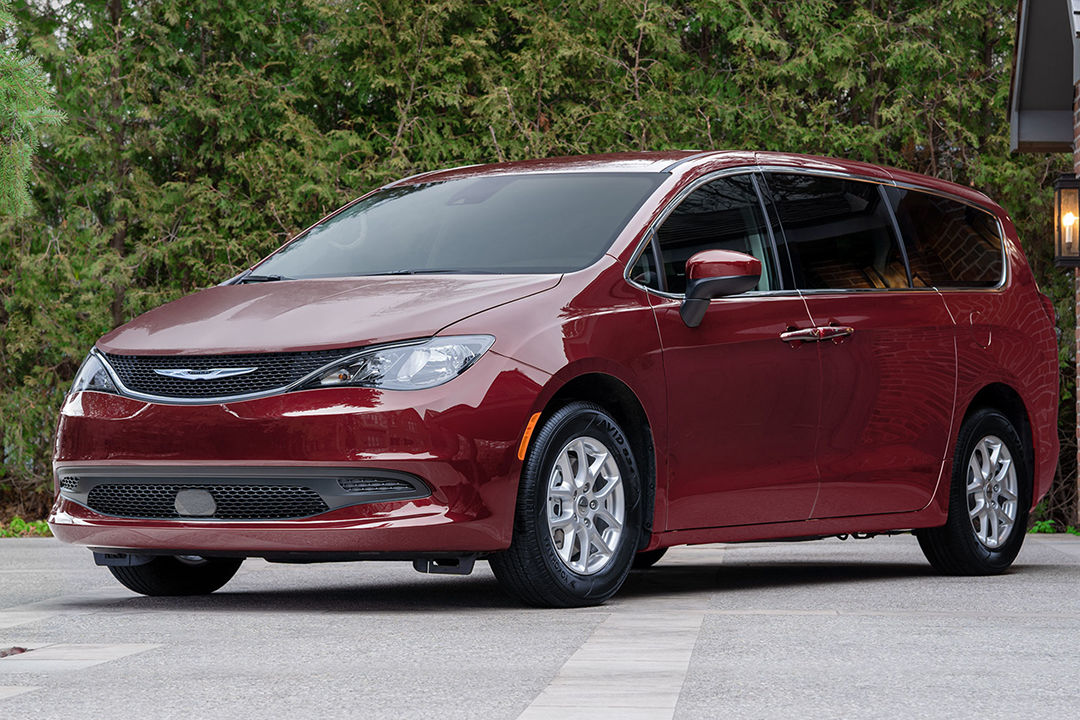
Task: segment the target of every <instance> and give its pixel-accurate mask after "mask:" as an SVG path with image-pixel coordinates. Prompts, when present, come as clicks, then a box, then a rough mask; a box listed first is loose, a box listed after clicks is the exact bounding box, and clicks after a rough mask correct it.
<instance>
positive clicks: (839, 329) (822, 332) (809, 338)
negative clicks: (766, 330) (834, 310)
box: [780, 325, 855, 343]
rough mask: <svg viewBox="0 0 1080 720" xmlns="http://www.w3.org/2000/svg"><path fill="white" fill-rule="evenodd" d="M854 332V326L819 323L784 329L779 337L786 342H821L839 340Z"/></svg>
mask: <svg viewBox="0 0 1080 720" xmlns="http://www.w3.org/2000/svg"><path fill="white" fill-rule="evenodd" d="M854 332H855V328H853V327H849V326H847V325H819V326H817V327H811V328H806V329H805V330H786V331H784V332H782V333H780V339H781V340H783V341H784V342H786V343H800V342H822V341H823V340H832V341H833V342H839V341H840V339H841V338H846V337H847V336H848V335H851V334H853V333H854Z"/></svg>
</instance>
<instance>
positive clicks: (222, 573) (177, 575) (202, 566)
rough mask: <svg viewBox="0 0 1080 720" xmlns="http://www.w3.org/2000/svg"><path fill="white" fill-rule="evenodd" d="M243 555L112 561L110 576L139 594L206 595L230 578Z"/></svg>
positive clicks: (162, 557)
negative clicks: (127, 562) (131, 562)
mask: <svg viewBox="0 0 1080 720" xmlns="http://www.w3.org/2000/svg"><path fill="white" fill-rule="evenodd" d="M242 562H244V560H243V558H203V557H195V556H188V555H184V556H178V557H172V556H168V555H163V556H161V557H156V558H154V559H153V560H151V561H150V562H148V563H145V564H143V565H119V566H117V565H111V566H109V570H110V571H111V572H112V574H113V577H115V578H116V579H117V580H119V581H120V583H121V584H122V585H123V586H124V587H126V588H127V589H128V590H133V591H135V592H137V593H139V594H140V595H151V596H172V595H209V594H210V593H212V592H214V591H215V590H217V589H219V588H220V587H222V586H223V585H224V584H225V583H227V582H229V580H231V579H232V576H233V575H235V574H236V571H237V570H239V569H240V564H241V563H242Z"/></svg>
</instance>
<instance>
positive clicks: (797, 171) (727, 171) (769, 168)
mask: <svg viewBox="0 0 1080 720" xmlns="http://www.w3.org/2000/svg"><path fill="white" fill-rule="evenodd" d="M696 157H697V156H691V157H688V158H684V159H683V160H680V161H679V162H677V163H675V164H676V165H679V164H682V163H684V162H688V161H690V160H694V159H695V158H696ZM769 172H777V173H786V174H790V175H818V176H825V177H836V178H843V179H845V180H855V181H859V182H869V183H874V184H876V185H885V186H890V187H895V188H904V189H907V190H914V191H916V192H921V193H925V194H927V195H936V196H937V197H943V198H947V199H949V200H953V201H955V202H958V203H960V204H962V205H967V206H970V207H973V208H975V209H976V210H981V211H982V212H984V213H986V214H988V215H989V216H990V217H992V218H993V219H994V222H995V223H996V225H997V229H998V238H999V239H1000V241H1001V279H1000V280H999V281H998V284H997V285H992V286H986V287H954V286H943V287H937V286H933V287H919V288H917V287H907V288H835V289H834V288H815V289H806V290H800V289H798V288H790V289H788V288H785V289H783V290H751V291H750V292H746V293H742V294H740V295H737V296H733V297H740V298H741V297H760V296H773V295H777V296H783V295H821V294H824V293H867V292H874V293H882V292H884V293H889V292H893V293H895V292H913V291H914V292H927V291H929V292H937V293H953V292H984V293H986V292H1001V291H1003V290H1004V289H1005V287H1006V286H1007V285H1008V282H1009V254H1008V251H1007V248H1006V240H1007V238H1006V235H1005V226H1004V225H1003V224H1002V222H1001V218H999V217H998V216H997V213H994V212H991V211H990V210H989V209H988V208H986V207H985V206H983V205H981V204H979V203H976V202H973V201H971V200H969V199H967V198H964V197H960V196H959V195H955V194H953V193H950V192H943V191H940V190H932V189H930V188H927V187H923V186H921V185H916V184H914V183H910V182H903V181H897V180H894V179H892V178H889V179H885V178H875V177H869V176H867V175H861V174H859V173H849V172H843V171H839V170H819V169H816V168H800V167H788V166H786V165H739V166H738V167H730V168H724V169H722V170H716V171H714V172H711V173H708V174H706V175H702V176H701V177H699V178H697V179H695V180H694V181H693V182H691V183H690V184H689V185H687V186H686V187H685V188H683V189H682V190H681V191H679V194H678V195H676V196H675V197H674V198H672V199H671V200H669V201H668V204H667V205H665V206H664V207H663V208H662V209H661V211H660V213H659V214H658V215H657V216H656V219H655V220H653V221H652V222H651V223H649V227H648V230H647V231H646V232H645V234H644V235H643V237H642V239H641V240H639V241H638V245H637V247H636V248H635V249H634V253H633V255H631V256H630V261H629V262H628V263H627V264H626V267H625V268H624V270H623V279H624V280H625V281H626V282H627V283H629V284H630V285H632V286H633V287H636V288H638V289H639V290H643V291H645V292H646V293H649V294H652V295H657V296H659V297H663V298H667V299H671V300H682V299H684V298H685V297H686V295H685V294H675V293H669V292H664V291H662V290H657V289H656V288H651V287H648V286H646V285H642V284H640V283H637V282H634V281H633V280H631V279H630V271H631V270H632V269H633V267H634V265H635V264H636V263H637V261H638V258H639V257H640V256H641V253H642V251H643V249H644V248H645V247H646V245H647V244H648V242H649V240H650V239H651V238H652V237H653V235H654V234H655V233H656V231H657V229H658V228H659V226H660V225H661V224H663V222H664V221H665V220H667V218H668V216H669V215H671V213H672V212H674V211H675V208H676V207H678V205H679V204H680V203H681V202H682V201H683V200H685V199H686V196H687V195H689V194H690V193H692V192H693V191H694V190H696V189H698V188H699V187H701V186H702V185H705V184H706V183H709V182H711V181H713V180H718V179H720V178H723V177H728V176H731V175H747V174H753V173H762V174H764V173H769ZM657 189H658V190H659V188H657ZM759 197H760V194H759ZM890 211H891V208H890ZM766 221H768V218H767V217H766ZM770 234H771V233H770ZM899 240H900V242H901V244H903V243H904V239H903V234H902V233H901V236H900V238H899ZM773 245H774V249H775V242H774V243H773ZM905 255H906V250H905ZM905 264H906V266H907V269H908V272H909V273H910V271H911V265H910V263H906V262H905ZM778 270H779V268H778ZM727 299H733V298H727Z"/></svg>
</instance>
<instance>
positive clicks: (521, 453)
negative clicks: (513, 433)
mask: <svg viewBox="0 0 1080 720" xmlns="http://www.w3.org/2000/svg"><path fill="white" fill-rule="evenodd" d="M539 419H540V413H533V416H532V417H531V418H529V424H528V425H526V426H525V434H524V435H522V436H521V445H520V446H519V447H518V460H524V459H525V451H526V450H528V449H529V438H531V437H532V434H533V428H535V427H536V421H537V420H539Z"/></svg>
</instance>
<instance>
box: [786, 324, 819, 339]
mask: <svg viewBox="0 0 1080 720" xmlns="http://www.w3.org/2000/svg"><path fill="white" fill-rule="evenodd" d="M817 331H818V328H816V327H812V328H806V329H805V330H787V331H785V332H782V333H780V339H781V340H783V341H784V342H786V343H790V342H794V343H797V342H817V341H818V340H820V339H821V338H819V337H818V334H817Z"/></svg>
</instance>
